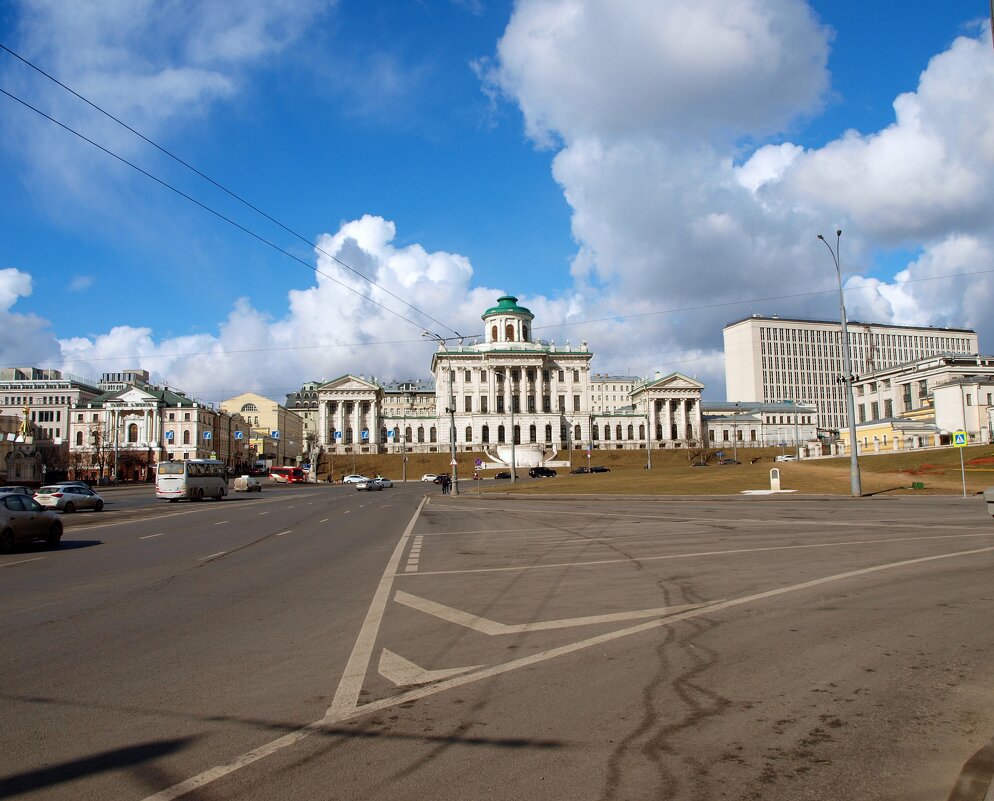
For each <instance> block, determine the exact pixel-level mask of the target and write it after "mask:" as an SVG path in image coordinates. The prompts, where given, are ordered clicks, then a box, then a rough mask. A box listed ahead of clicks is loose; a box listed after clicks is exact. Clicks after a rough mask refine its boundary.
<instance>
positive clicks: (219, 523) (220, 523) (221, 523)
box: [214, 520, 228, 526]
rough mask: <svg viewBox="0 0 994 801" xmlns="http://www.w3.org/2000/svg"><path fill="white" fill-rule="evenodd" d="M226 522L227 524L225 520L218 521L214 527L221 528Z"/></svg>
mask: <svg viewBox="0 0 994 801" xmlns="http://www.w3.org/2000/svg"><path fill="white" fill-rule="evenodd" d="M227 522H228V521H227V520H218V521H217V522H216V523H215V524H214V525H215V526H223V525H224V524H225V523H227Z"/></svg>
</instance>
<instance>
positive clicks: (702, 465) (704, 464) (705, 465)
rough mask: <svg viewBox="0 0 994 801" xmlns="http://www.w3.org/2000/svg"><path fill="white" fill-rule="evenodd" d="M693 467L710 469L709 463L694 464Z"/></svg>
mask: <svg viewBox="0 0 994 801" xmlns="http://www.w3.org/2000/svg"><path fill="white" fill-rule="evenodd" d="M691 467H710V465H709V464H708V463H707V462H694V463H693V464H692V465H691Z"/></svg>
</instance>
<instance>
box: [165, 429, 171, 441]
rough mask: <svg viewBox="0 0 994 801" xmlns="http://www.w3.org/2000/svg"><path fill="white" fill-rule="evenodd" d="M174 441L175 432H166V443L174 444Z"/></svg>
mask: <svg viewBox="0 0 994 801" xmlns="http://www.w3.org/2000/svg"><path fill="white" fill-rule="evenodd" d="M172 441H173V432H172V431H167V432H166V442H172Z"/></svg>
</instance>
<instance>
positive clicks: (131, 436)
mask: <svg viewBox="0 0 994 801" xmlns="http://www.w3.org/2000/svg"><path fill="white" fill-rule="evenodd" d="M128 442H138V423H132V424H131V425H129V426H128Z"/></svg>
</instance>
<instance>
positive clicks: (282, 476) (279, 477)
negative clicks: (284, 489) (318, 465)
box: [269, 467, 307, 484]
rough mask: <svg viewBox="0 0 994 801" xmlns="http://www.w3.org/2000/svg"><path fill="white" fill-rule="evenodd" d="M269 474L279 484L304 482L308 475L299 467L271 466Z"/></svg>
mask: <svg viewBox="0 0 994 801" xmlns="http://www.w3.org/2000/svg"><path fill="white" fill-rule="evenodd" d="M269 475H271V476H272V477H273V481H275V482H276V483H278V484H303V483H304V482H306V481H307V475H306V474H305V473H304V471H303V470H301V469H300V468H299V467H270V468H269Z"/></svg>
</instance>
